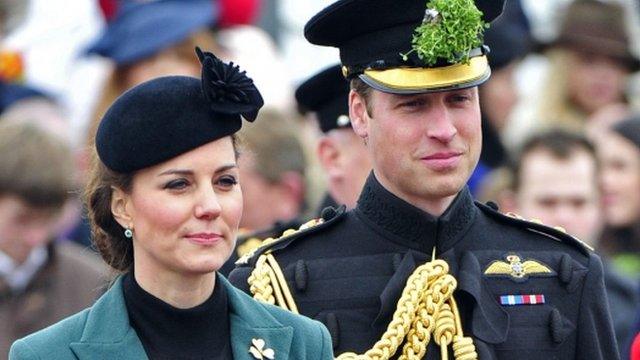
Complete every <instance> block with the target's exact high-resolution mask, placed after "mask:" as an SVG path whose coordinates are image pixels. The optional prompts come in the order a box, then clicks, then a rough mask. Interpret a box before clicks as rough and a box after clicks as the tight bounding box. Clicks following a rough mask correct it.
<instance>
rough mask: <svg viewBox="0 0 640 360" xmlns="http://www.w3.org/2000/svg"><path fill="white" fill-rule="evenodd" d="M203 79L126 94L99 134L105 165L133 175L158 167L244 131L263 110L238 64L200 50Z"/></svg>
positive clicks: (149, 85) (168, 81)
mask: <svg viewBox="0 0 640 360" xmlns="http://www.w3.org/2000/svg"><path fill="white" fill-rule="evenodd" d="M196 53H197V56H198V58H199V59H200V62H201V63H202V76H201V79H196V78H192V77H187V76H166V77H161V78H157V79H153V80H150V81H147V82H145V83H142V84H140V85H138V86H136V87H134V88H132V89H130V90H128V91H127V92H125V93H124V94H122V95H121V96H120V97H119V98H118V99H116V101H115V102H114V103H113V104H112V105H111V107H110V108H109V110H107V112H106V114H105V115H104V117H103V118H102V121H101V122H100V126H99V127H98V131H97V134H96V149H97V151H98V156H99V157H100V160H102V162H103V163H104V164H105V165H106V166H107V167H108V168H109V169H111V170H113V171H116V172H120V173H128V172H133V171H136V170H139V169H143V168H146V167H149V166H153V165H156V164H159V163H161V162H164V161H166V160H169V159H171V158H174V157H176V156H178V155H180V154H183V153H185V152H188V151H190V150H193V149H195V148H197V147H199V146H202V145H204V144H207V143H209V142H211V141H214V140H217V139H220V138H223V137H225V136H229V135H232V134H234V133H235V132H237V131H238V130H240V128H241V127H242V118H245V119H246V120H247V121H254V120H255V119H256V116H257V115H258V111H259V110H260V108H261V107H262V105H263V104H264V101H263V100H262V96H261V95H260V92H259V91H258V89H257V88H256V87H255V85H254V84H253V81H252V80H251V79H250V78H249V77H247V76H246V74H245V72H244V71H240V69H239V67H238V66H237V65H234V64H233V63H229V64H227V63H224V62H222V61H221V60H220V59H218V58H217V57H216V56H215V55H213V54H212V53H210V52H203V51H201V50H200V49H199V48H196Z"/></svg>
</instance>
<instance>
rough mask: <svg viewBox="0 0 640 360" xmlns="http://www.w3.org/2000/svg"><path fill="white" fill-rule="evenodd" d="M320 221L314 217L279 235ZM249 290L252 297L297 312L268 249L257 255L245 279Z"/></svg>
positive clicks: (265, 243) (283, 278)
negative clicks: (251, 269)
mask: <svg viewBox="0 0 640 360" xmlns="http://www.w3.org/2000/svg"><path fill="white" fill-rule="evenodd" d="M321 223H322V219H314V220H310V221H308V222H306V223H305V224H303V225H302V226H300V228H299V229H298V230H294V229H289V230H286V231H285V232H284V233H282V236H281V237H285V236H289V235H291V234H294V233H296V232H298V231H302V230H305V229H308V228H310V227H312V226H315V225H318V224H321ZM274 241H276V240H274V239H272V238H268V239H265V240H264V241H263V242H262V245H263V246H264V245H268V244H270V243H272V242H274ZM247 282H248V283H249V290H250V291H251V293H252V294H253V298H254V299H256V300H259V301H262V302H266V303H268V304H272V305H278V306H280V307H281V308H283V309H286V310H289V311H291V312H293V313H295V314H298V313H299V312H298V307H297V306H296V303H295V301H294V300H293V296H292V295H291V291H290V290H289V286H288V285H287V279H286V278H285V277H284V274H283V273H282V269H280V265H278V262H277V261H276V258H275V257H274V256H273V254H271V253H270V252H269V251H267V252H265V253H264V254H262V255H260V256H259V257H258V261H257V262H256V265H255V268H254V269H253V271H252V272H251V275H250V276H249V278H248V279H247Z"/></svg>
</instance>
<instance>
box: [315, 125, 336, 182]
mask: <svg viewBox="0 0 640 360" xmlns="http://www.w3.org/2000/svg"><path fill="white" fill-rule="evenodd" d="M317 155H318V160H319V161H320V166H322V169H323V170H324V172H325V173H326V174H327V175H329V177H330V178H332V177H336V176H339V175H342V174H341V172H342V171H341V166H340V149H339V147H338V144H336V140H335V139H333V138H331V135H325V136H323V137H322V138H320V140H319V141H318V148H317Z"/></svg>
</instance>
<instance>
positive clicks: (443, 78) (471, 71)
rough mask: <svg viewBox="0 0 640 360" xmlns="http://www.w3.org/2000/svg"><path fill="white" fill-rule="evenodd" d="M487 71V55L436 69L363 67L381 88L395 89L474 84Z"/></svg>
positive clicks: (486, 76)
mask: <svg viewBox="0 0 640 360" xmlns="http://www.w3.org/2000/svg"><path fill="white" fill-rule="evenodd" d="M488 74H490V69H489V62H488V60H487V57H486V55H482V56H476V57H472V58H471V59H469V63H468V64H454V65H449V66H443V67H436V68H417V67H413V68H394V69H385V70H365V71H364V75H365V76H366V77H368V78H369V79H370V80H372V81H374V82H376V83H378V84H380V85H382V86H383V87H384V88H387V89H390V90H398V91H412V90H416V91H418V90H431V89H443V88H447V87H457V86H459V85H464V84H468V83H476V82H478V81H479V80H481V79H482V78H483V77H484V78H488Z"/></svg>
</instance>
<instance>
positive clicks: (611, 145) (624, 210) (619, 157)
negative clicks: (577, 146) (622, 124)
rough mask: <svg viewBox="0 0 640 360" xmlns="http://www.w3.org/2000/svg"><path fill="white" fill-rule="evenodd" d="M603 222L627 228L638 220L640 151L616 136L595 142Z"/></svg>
mask: <svg viewBox="0 0 640 360" xmlns="http://www.w3.org/2000/svg"><path fill="white" fill-rule="evenodd" d="M598 153H599V156H600V161H601V166H602V172H601V174H602V175H601V176H602V194H603V201H604V210H605V217H606V219H605V220H606V221H607V223H608V224H609V225H612V226H627V225H631V224H633V223H634V222H637V221H639V220H640V150H639V149H638V148H637V147H636V146H634V145H633V143H631V142H630V141H629V140H627V139H625V138H624V137H622V136H620V135H618V134H616V133H612V132H609V133H605V134H603V135H602V136H601V137H600V139H599V140H598Z"/></svg>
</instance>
